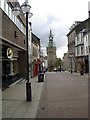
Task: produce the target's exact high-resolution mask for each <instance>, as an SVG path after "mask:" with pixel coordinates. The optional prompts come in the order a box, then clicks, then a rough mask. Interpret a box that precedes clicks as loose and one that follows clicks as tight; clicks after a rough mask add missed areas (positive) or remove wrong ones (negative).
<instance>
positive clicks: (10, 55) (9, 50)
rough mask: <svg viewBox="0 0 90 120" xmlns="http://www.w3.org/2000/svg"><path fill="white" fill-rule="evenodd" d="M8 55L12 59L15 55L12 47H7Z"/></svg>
mask: <svg viewBox="0 0 90 120" xmlns="http://www.w3.org/2000/svg"><path fill="white" fill-rule="evenodd" d="M7 57H8V58H9V59H11V58H12V57H13V51H12V49H11V48H7Z"/></svg>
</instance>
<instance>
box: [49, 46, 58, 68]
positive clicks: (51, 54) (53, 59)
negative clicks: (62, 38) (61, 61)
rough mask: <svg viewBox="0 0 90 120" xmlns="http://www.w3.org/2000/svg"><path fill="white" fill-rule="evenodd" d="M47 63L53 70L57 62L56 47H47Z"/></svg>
mask: <svg viewBox="0 0 90 120" xmlns="http://www.w3.org/2000/svg"><path fill="white" fill-rule="evenodd" d="M47 61H48V67H49V68H50V69H53V67H54V65H55V62H56V48H55V47H47Z"/></svg>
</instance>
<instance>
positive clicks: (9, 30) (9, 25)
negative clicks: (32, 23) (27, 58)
mask: <svg viewBox="0 0 90 120" xmlns="http://www.w3.org/2000/svg"><path fill="white" fill-rule="evenodd" d="M2 25H3V26H2V37H3V38H5V39H7V40H8V41H10V42H13V44H16V45H18V46H20V47H23V48H24V49H25V48H26V46H25V44H24V42H25V35H24V34H23V33H22V32H21V31H20V30H19V29H18V27H17V26H16V25H15V24H14V23H13V22H12V21H11V20H10V18H9V17H8V16H7V15H6V14H5V13H4V12H3V14H2ZM15 32H16V33H15ZM15 34H16V35H17V36H16V37H15Z"/></svg>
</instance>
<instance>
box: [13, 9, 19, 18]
mask: <svg viewBox="0 0 90 120" xmlns="http://www.w3.org/2000/svg"><path fill="white" fill-rule="evenodd" d="M12 13H13V14H14V15H15V16H18V15H19V14H20V8H19V7H14V8H12Z"/></svg>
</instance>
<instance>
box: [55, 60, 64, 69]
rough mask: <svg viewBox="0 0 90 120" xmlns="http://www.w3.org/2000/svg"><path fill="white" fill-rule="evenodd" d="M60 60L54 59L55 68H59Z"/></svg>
mask: <svg viewBox="0 0 90 120" xmlns="http://www.w3.org/2000/svg"><path fill="white" fill-rule="evenodd" d="M61 62H62V60H61V58H56V62H55V68H58V67H59V66H61Z"/></svg>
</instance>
